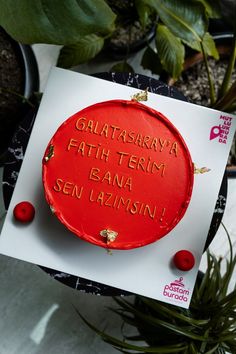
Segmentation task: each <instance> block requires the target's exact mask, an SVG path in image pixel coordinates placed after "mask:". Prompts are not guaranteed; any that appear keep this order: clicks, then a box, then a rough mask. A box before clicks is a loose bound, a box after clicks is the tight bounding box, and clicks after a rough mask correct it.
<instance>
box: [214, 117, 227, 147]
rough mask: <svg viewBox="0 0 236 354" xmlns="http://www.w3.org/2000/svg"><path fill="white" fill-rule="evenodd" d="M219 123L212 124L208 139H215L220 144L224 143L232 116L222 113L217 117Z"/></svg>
mask: <svg viewBox="0 0 236 354" xmlns="http://www.w3.org/2000/svg"><path fill="white" fill-rule="evenodd" d="M219 121H220V124H219V125H214V127H212V128H211V131H210V140H213V139H216V138H217V140H218V142H219V143H220V144H226V143H227V139H228V134H229V132H230V127H231V124H232V117H229V116H224V115H223V114H221V115H220V117H219Z"/></svg>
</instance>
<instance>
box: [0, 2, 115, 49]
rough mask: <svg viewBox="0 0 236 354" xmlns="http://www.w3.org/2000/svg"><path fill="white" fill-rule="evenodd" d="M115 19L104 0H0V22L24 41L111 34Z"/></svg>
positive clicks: (65, 40) (69, 39)
mask: <svg viewBox="0 0 236 354" xmlns="http://www.w3.org/2000/svg"><path fill="white" fill-rule="evenodd" d="M114 21H115V15H114V13H113V12H112V11H111V9H110V8H109V6H108V5H107V4H106V2H105V1H104V0H20V1H15V0H0V25H1V26H2V27H4V28H5V30H6V31H7V32H8V33H9V34H10V35H11V36H12V37H13V38H15V39H16V40H18V41H19V42H23V43H53V44H64V45H70V44H74V43H76V42H78V40H79V39H80V38H81V37H84V36H86V35H88V34H91V33H97V34H101V35H106V34H108V33H110V32H111V31H112V30H113V29H114Z"/></svg>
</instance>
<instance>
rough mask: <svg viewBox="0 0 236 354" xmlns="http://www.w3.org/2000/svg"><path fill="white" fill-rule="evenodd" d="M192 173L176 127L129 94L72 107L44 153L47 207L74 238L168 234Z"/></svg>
mask: <svg viewBox="0 0 236 354" xmlns="http://www.w3.org/2000/svg"><path fill="white" fill-rule="evenodd" d="M193 173H194V171H193V163H192V160H191V156H190V153H189V151H188V148H187V146H186V144H185V142H184V140H183V138H182V137H181V135H180V133H179V132H178V131H177V129H176V128H175V127H174V126H173V124H172V123H171V122H170V121H169V120H168V119H167V118H166V117H165V116H163V115H162V114H161V113H159V112H157V111H155V110H154V109H151V108H149V107H147V106H146V105H144V104H141V103H138V102H136V101H125V100H112V101H107V102H101V103H97V104H94V105H92V106H89V107H87V108H85V109H83V110H81V111H80V112H77V113H76V114H74V115H73V116H72V117H70V118H68V119H67V120H66V121H65V122H64V123H63V124H62V125H61V126H60V127H59V128H58V130H57V131H56V133H55V134H54V136H53V137H52V139H51V141H50V142H49V144H48V146H47V148H46V151H45V155H44V158H43V185H44V190H45V196H46V200H47V202H48V204H49V205H50V208H51V210H52V211H53V213H54V214H55V215H56V216H57V218H58V219H59V220H60V221H61V222H62V223H63V224H64V225H65V227H66V228H68V229H69V230H70V231H71V232H72V233H74V234H75V235H77V236H78V237H80V238H81V239H83V240H85V241H88V242H91V243H93V244H95V245H98V246H101V247H105V248H109V249H131V248H136V247H141V246H144V245H147V244H149V243H151V242H154V241H157V240H158V239H160V238H162V237H163V236H165V235H167V234H168V233H169V232H170V231H171V230H172V229H173V228H174V227H175V226H176V225H177V224H178V223H179V221H180V220H181V218H182V217H183V216H184V213H185V211H186V209H187V207H188V204H189V202H190V198H191V193H192V186H193Z"/></svg>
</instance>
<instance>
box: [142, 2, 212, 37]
mask: <svg viewBox="0 0 236 354" xmlns="http://www.w3.org/2000/svg"><path fill="white" fill-rule="evenodd" d="M143 1H144V2H145V3H146V4H147V5H149V6H151V7H153V8H154V9H155V10H156V12H157V13H158V14H159V16H160V19H161V20H162V22H163V23H164V24H165V25H166V26H167V27H168V28H169V30H170V31H171V32H173V34H174V35H176V36H177V37H179V38H181V39H183V40H185V41H186V42H187V43H191V42H192V41H196V40H197V41H200V40H201V39H202V38H203V37H204V34H205V32H206V30H207V27H208V19H207V15H206V11H205V8H204V6H203V5H202V4H201V3H200V2H192V1H189V0H143Z"/></svg>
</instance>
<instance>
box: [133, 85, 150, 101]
mask: <svg viewBox="0 0 236 354" xmlns="http://www.w3.org/2000/svg"><path fill="white" fill-rule="evenodd" d="M131 100H132V101H137V102H138V101H147V100H148V87H147V88H146V90H145V91H141V92H138V93H136V94H135V95H133V96H131Z"/></svg>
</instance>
